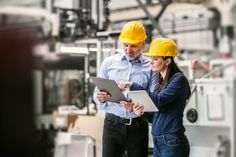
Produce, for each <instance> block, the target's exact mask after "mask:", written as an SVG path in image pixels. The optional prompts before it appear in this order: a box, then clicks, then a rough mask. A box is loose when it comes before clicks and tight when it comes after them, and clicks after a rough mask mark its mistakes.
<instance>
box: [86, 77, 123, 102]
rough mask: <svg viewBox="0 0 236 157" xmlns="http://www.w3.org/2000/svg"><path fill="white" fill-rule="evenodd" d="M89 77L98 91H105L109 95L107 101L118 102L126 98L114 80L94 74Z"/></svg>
mask: <svg viewBox="0 0 236 157" xmlns="http://www.w3.org/2000/svg"><path fill="white" fill-rule="evenodd" d="M90 78H91V80H92V81H93V83H94V84H95V85H96V86H97V88H98V89H99V90H100V91H105V92H107V93H109V94H110V95H111V98H109V99H108V101H111V102H116V103H120V101H122V100H126V97H125V96H124V94H123V93H122V92H121V90H120V88H119V87H118V85H117V83H116V81H114V80H109V79H104V78H100V77H94V76H91V77H90Z"/></svg>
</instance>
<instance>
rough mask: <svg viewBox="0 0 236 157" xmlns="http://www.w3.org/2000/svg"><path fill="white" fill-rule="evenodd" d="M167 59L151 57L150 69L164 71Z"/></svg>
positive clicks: (167, 62)
mask: <svg viewBox="0 0 236 157" xmlns="http://www.w3.org/2000/svg"><path fill="white" fill-rule="evenodd" d="M169 62H170V61H169V59H163V57H159V56H158V57H151V61H150V63H151V65H152V70H153V71H154V72H160V73H164V72H166V70H167V67H168V64H169Z"/></svg>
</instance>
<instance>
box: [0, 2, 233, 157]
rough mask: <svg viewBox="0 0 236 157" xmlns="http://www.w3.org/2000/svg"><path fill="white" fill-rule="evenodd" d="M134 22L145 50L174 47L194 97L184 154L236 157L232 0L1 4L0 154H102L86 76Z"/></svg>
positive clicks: (118, 47) (98, 115)
mask: <svg viewBox="0 0 236 157" xmlns="http://www.w3.org/2000/svg"><path fill="white" fill-rule="evenodd" d="M130 20H139V21H141V22H142V23H143V24H144V25H145V28H146V33H147V36H148V38H147V41H146V48H148V46H149V43H150V41H151V40H152V39H153V38H156V37H170V38H173V39H174V40H175V41H176V43H177V46H178V48H179V51H180V55H179V56H178V58H175V59H176V62H177V64H178V66H179V67H180V68H181V70H182V71H183V72H184V74H185V75H186V77H187V78H188V80H189V83H190V85H191V90H192V96H191V99H190V100H189V102H188V103H187V106H186V109H185V112H184V125H185V127H186V129H187V132H186V133H187V136H188V138H189V141H190V146H191V154H190V156H191V157H208V156H211V157H235V156H236V148H235V146H236V130H235V129H236V117H235V115H236V84H235V83H236V81H235V80H236V79H235V78H236V1H235V0H126V1H121V0H21V1H17V0H0V54H1V57H0V59H1V61H0V64H1V66H0V67H1V70H0V71H1V77H0V78H1V100H3V101H2V103H1V109H0V117H1V118H0V130H1V131H0V151H1V152H2V154H8V156H25V157H26V156H27V157H28V156H29V157H34V156H35V157H39V156H40V157H41V156H43V157H65V156H66V157H83V156H85V157H90V156H93V157H95V156H97V157H100V156H101V136H102V125H103V118H104V113H103V111H102V108H101V107H99V106H96V104H95V103H94V102H93V99H92V93H93V90H94V85H93V83H92V82H91V81H90V76H97V72H98V71H99V68H100V64H101V62H102V61H103V59H104V58H105V57H107V56H110V55H112V54H115V53H117V52H120V51H122V44H121V43H119V41H118V36H119V33H120V31H121V28H122V26H123V25H124V24H125V23H126V22H127V21H130ZM146 48H145V49H146ZM150 127H151V124H150ZM151 139H152V137H151V134H150V140H149V148H150V156H152V155H151V154H152V148H153V144H152V141H151Z"/></svg>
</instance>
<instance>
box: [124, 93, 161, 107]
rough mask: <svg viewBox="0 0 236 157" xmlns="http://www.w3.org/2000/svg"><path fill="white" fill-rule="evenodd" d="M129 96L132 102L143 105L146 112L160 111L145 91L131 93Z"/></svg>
mask: <svg viewBox="0 0 236 157" xmlns="http://www.w3.org/2000/svg"><path fill="white" fill-rule="evenodd" d="M128 96H129V98H130V99H131V100H132V102H134V103H139V104H141V105H143V106H144V112H157V111H158V109H157V107H156V105H155V104H154V103H153V101H152V99H151V98H150V96H149V95H148V93H147V92H146V91H145V90H138V91H129V92H128Z"/></svg>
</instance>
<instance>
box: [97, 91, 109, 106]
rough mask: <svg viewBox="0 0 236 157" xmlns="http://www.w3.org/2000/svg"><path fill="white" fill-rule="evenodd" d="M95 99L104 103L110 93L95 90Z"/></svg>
mask: <svg viewBox="0 0 236 157" xmlns="http://www.w3.org/2000/svg"><path fill="white" fill-rule="evenodd" d="M96 94H97V99H98V101H99V102H100V103H104V102H106V101H107V99H108V98H110V97H111V95H110V94H108V93H107V92H97V93H96Z"/></svg>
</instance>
